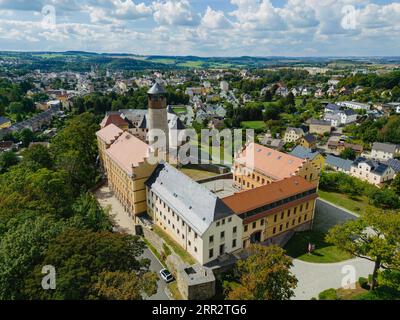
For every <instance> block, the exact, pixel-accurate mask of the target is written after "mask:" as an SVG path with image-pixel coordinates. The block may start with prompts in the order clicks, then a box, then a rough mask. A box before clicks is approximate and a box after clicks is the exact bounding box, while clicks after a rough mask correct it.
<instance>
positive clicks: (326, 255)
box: [285, 230, 352, 263]
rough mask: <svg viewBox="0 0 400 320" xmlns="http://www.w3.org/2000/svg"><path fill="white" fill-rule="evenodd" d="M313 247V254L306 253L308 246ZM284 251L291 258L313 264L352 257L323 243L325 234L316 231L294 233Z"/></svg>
mask: <svg viewBox="0 0 400 320" xmlns="http://www.w3.org/2000/svg"><path fill="white" fill-rule="evenodd" d="M309 243H312V244H314V245H315V250H314V252H313V253H308V244H309ZM285 250H286V251H287V254H288V255H289V256H291V257H292V258H296V259H300V260H303V261H307V262H314V263H333V262H339V261H344V260H348V259H351V258H352V256H351V255H350V254H348V253H346V252H343V251H341V250H339V249H338V248H337V247H336V246H333V245H331V244H329V243H327V242H325V233H323V232H321V231H317V230H310V231H303V232H298V233H296V234H295V235H294V236H293V237H292V239H290V241H289V242H288V243H287V244H286V246H285Z"/></svg>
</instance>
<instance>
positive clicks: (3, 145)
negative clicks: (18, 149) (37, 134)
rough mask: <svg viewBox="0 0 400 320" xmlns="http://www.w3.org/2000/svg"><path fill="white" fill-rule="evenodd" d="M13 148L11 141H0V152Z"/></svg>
mask: <svg viewBox="0 0 400 320" xmlns="http://www.w3.org/2000/svg"><path fill="white" fill-rule="evenodd" d="M13 148H14V142H13V141H0V152H5V151H11V150H12V149H13Z"/></svg>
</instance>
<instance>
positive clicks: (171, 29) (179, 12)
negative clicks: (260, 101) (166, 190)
mask: <svg viewBox="0 0 400 320" xmlns="http://www.w3.org/2000/svg"><path fill="white" fill-rule="evenodd" d="M203 1H204V3H205V5H199V2H200V1H199V0H197V2H196V5H194V4H193V3H194V2H192V0H152V3H150V0H36V1H32V0H29V1H28V0H0V38H1V41H0V50H2V49H3V50H4V49H16V50H92V51H123V52H136V53H143V54H146V53H148V54H177V55H181V54H200V55H248V54H249V53H250V54H252V55H307V54H320V55H336V54H340V55H352V54H365V55H369V54H372V53H373V54H387V55H396V54H398V52H400V42H399V41H398V39H397V38H398V34H399V32H400V3H399V2H398V1H396V2H393V3H389V4H378V3H377V0H286V1H284V2H283V5H280V6H277V5H275V3H276V1H272V0H218V1H221V2H223V1H224V2H226V3H230V5H229V6H219V8H218V9H216V7H215V5H213V3H215V0H213V1H210V0H202V2H203ZM393 1H395V0H393ZM44 4H46V5H47V4H50V5H54V6H55V8H56V14H57V25H56V28H55V29H54V30H53V29H51V30H50V29H46V28H43V26H42V25H41V20H42V13H41V9H42V7H43V5H44ZM349 4H350V5H354V6H355V8H356V11H355V19H356V27H355V28H354V29H345V28H343V27H342V25H341V22H342V19H343V17H344V13H343V12H342V9H343V7H344V6H345V5H349ZM232 5H233V9H230V8H232ZM199 7H201V8H204V9H201V10H199V9H198V8H199ZM222 8H229V9H224V10H222ZM32 20H33V21H32Z"/></svg>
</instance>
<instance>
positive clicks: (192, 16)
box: [153, 0, 200, 26]
mask: <svg viewBox="0 0 400 320" xmlns="http://www.w3.org/2000/svg"><path fill="white" fill-rule="evenodd" d="M153 9H154V14H153V16H154V20H155V21H156V22H157V23H158V24H161V25H170V26H197V25H198V24H199V23H200V15H199V14H197V13H196V12H195V11H194V10H193V9H192V7H191V6H190V3H189V1H187V0H168V1H165V2H153Z"/></svg>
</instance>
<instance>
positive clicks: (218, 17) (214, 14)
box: [201, 6, 232, 29]
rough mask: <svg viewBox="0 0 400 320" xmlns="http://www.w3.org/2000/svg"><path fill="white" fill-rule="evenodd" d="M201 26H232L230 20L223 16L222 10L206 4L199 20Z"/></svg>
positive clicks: (222, 27) (217, 27) (210, 27)
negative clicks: (205, 8)
mask: <svg viewBox="0 0 400 320" xmlns="http://www.w3.org/2000/svg"><path fill="white" fill-rule="evenodd" d="M201 26H202V27H205V28H209V29H228V28H231V27H232V22H231V21H229V20H228V19H227V18H226V17H225V14H224V12H223V11H216V10H213V9H212V8H211V7H210V6H208V7H207V10H206V12H205V14H204V16H203V18H202V20H201Z"/></svg>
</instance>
